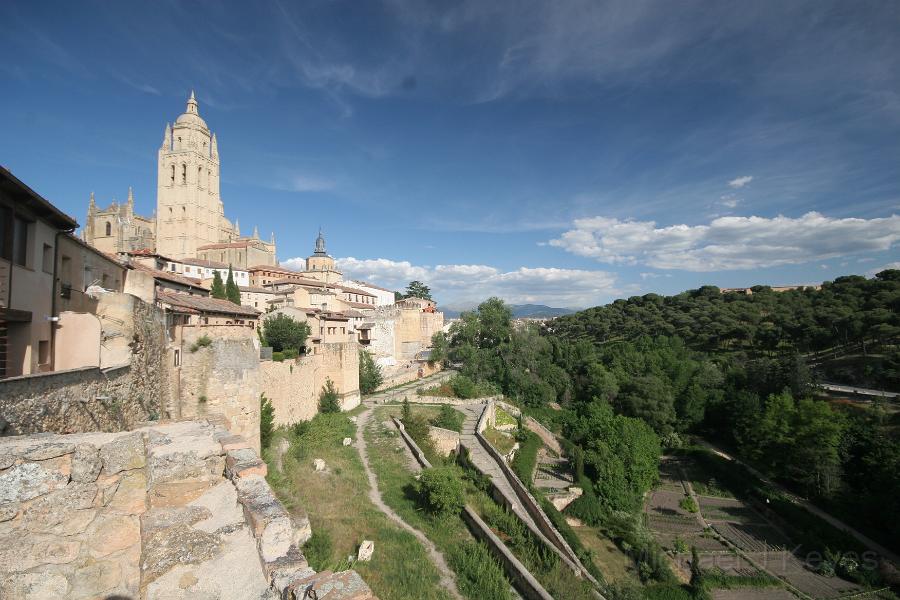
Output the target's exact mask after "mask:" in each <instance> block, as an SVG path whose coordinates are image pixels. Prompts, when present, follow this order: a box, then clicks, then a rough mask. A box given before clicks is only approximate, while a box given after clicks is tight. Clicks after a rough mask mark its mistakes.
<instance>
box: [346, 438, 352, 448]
mask: <svg viewBox="0 0 900 600" xmlns="http://www.w3.org/2000/svg"><path fill="white" fill-rule="evenodd" d="M352 443H353V440H352V439H351V438H348V437H345V438H344V445H345V446H349V445H350V444H352Z"/></svg>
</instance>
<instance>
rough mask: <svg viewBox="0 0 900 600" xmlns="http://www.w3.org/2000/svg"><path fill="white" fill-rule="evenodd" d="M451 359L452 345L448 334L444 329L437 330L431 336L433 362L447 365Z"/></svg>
mask: <svg viewBox="0 0 900 600" xmlns="http://www.w3.org/2000/svg"><path fill="white" fill-rule="evenodd" d="M449 359H450V346H449V343H448V341H447V335H446V334H445V333H444V332H443V331H436V332H435V333H434V335H432V336H431V362H433V363H437V364H440V365H443V366H447V362H448V361H449Z"/></svg>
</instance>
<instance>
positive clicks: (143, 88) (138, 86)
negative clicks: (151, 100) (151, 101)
mask: <svg viewBox="0 0 900 600" xmlns="http://www.w3.org/2000/svg"><path fill="white" fill-rule="evenodd" d="M112 76H113V77H114V78H116V79H117V80H119V81H120V82H122V83H124V84H125V85H127V86H128V87H130V88H133V89H135V90H137V91H139V92H143V93H145V94H152V95H154V96H159V95H161V93H160V91H159V90H158V89H156V88H155V87H153V86H152V85H150V84H149V83H141V82H138V81H135V80H133V79H132V78H131V77H128V76H127V75H124V74H122V73H119V72H118V71H113V72H112Z"/></svg>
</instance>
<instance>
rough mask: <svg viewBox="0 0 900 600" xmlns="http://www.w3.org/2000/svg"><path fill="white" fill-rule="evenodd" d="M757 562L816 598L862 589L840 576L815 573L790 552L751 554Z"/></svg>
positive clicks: (839, 595) (834, 596)
mask: <svg viewBox="0 0 900 600" xmlns="http://www.w3.org/2000/svg"><path fill="white" fill-rule="evenodd" d="M750 556H751V557H752V558H753V560H754V561H756V562H757V564H759V565H761V566H763V567H764V568H766V569H767V570H768V571H769V572H771V573H774V574H775V575H778V576H779V577H782V578H784V579H785V580H787V581H788V582H789V583H790V584H791V585H793V586H794V587H796V588H797V589H799V590H800V591H801V592H803V593H804V594H808V595H810V596H812V597H813V598H816V599H820V598H821V599H829V598H840V597H841V596H846V595H849V594H852V593H856V592H860V591H862V588H860V587H859V586H858V585H856V584H854V583H851V582H849V581H845V580H843V579H841V578H840V577H825V576H824V575H819V574H818V573H814V572H813V571H811V570H810V569H808V568H807V567H806V565H805V564H803V562H802V561H800V560H799V559H797V557H796V556H794V555H793V554H791V553H790V552H767V553H761V554H752V555H750Z"/></svg>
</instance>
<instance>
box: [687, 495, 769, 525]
mask: <svg viewBox="0 0 900 600" xmlns="http://www.w3.org/2000/svg"><path fill="white" fill-rule="evenodd" d="M698 500H699V501H700V512H701V513H702V514H703V518H704V519H706V520H707V521H709V522H711V523H714V522H717V521H723V522H727V523H765V520H764V519H763V518H762V517H761V516H760V515H759V514H758V513H757V512H756V511H755V510H753V509H752V508H750V507H749V506H747V505H746V504H744V503H743V502H741V501H740V500H736V499H734V498H712V497H707V496H699V497H698Z"/></svg>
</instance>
